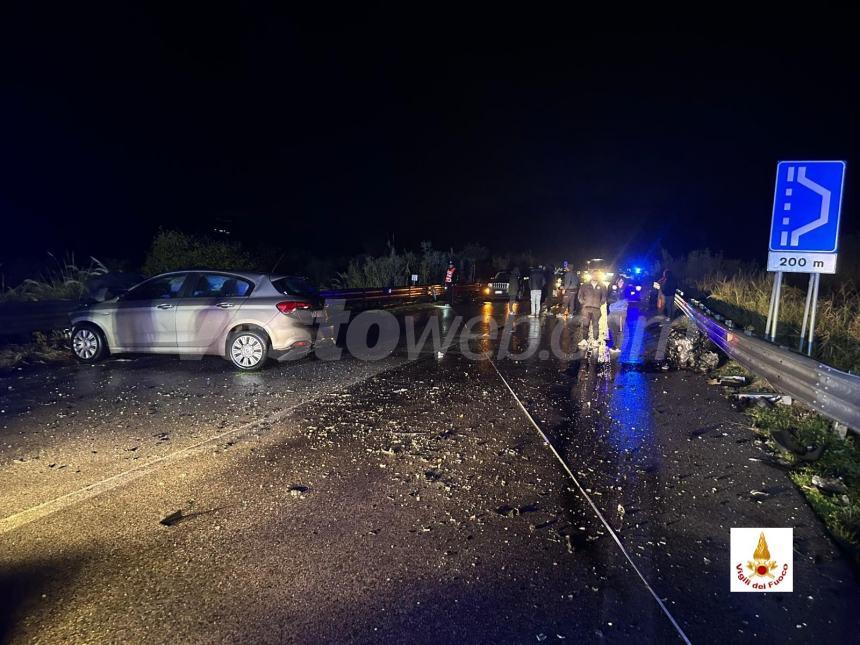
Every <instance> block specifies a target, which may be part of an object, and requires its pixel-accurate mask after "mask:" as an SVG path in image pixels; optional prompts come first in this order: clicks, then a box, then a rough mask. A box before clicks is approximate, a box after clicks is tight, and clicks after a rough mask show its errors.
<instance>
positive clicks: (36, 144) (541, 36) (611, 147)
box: [0, 3, 860, 262]
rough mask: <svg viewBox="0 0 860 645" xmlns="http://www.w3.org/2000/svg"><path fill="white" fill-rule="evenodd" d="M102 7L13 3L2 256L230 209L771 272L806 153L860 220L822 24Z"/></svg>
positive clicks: (280, 230) (850, 108) (374, 229)
mask: <svg viewBox="0 0 860 645" xmlns="http://www.w3.org/2000/svg"><path fill="white" fill-rule="evenodd" d="M173 4H174V5H179V4H181V3H173ZM182 4H183V5H184V3H182ZM247 4H249V5H250V4H256V3H247ZM60 6H63V5H60ZM80 6H81V5H80V3H67V4H66V5H65V8H64V9H54V10H49V9H46V8H44V7H41V8H38V9H35V10H29V9H28V10H25V9H11V8H8V7H7V8H5V9H3V10H2V11H3V16H2V25H3V26H2V31H0V35H2V42H3V44H2V45H0V47H2V54H3V62H2V65H3V82H2V84H0V124H2V125H0V128H2V133H3V136H2V148H0V213H2V219H3V221H4V222H5V223H6V224H4V227H5V230H6V232H7V233H8V232H11V234H8V235H7V234H4V235H3V236H2V237H0V262H2V261H7V262H8V261H10V260H14V258H15V257H16V256H27V255H29V256H37V255H40V254H44V252H45V251H46V250H53V251H54V252H58V251H59V252H61V251H63V250H76V251H77V252H78V253H79V254H85V255H89V254H94V255H103V256H109V257H120V256H125V255H129V256H131V257H137V258H139V257H140V256H141V255H142V253H143V250H144V249H145V247H146V245H147V244H148V241H149V239H150V238H151V236H152V234H153V232H154V231H155V230H156V229H157V228H158V227H159V226H164V227H177V228H183V229H189V230H195V229H197V230H205V229H207V228H210V227H211V223H212V222H214V221H215V218H217V217H229V218H232V221H233V226H232V227H233V229H234V232H235V233H236V234H237V235H238V236H240V237H241V238H243V239H245V240H265V241H268V242H275V243H278V244H281V245H283V246H285V247H293V248H306V249H311V250H313V251H315V252H317V253H320V254H324V253H325V254H337V255H341V254H352V253H356V252H361V251H363V250H365V249H371V248H374V247H379V246H381V245H382V244H384V242H385V240H386V239H387V238H389V237H390V236H392V235H393V236H394V238H395V241H396V244H397V245H398V246H406V245H409V246H413V245H417V243H418V242H419V241H420V240H422V239H430V240H432V241H433V242H434V244H435V245H436V246H441V247H447V246H449V245H453V246H461V245H463V244H464V243H466V242H469V241H473V240H474V241H479V242H483V243H484V244H486V245H488V246H491V247H493V248H496V249H499V250H504V249H508V250H518V249H523V248H531V249H534V250H535V251H538V252H549V253H553V254H558V255H564V256H571V255H573V256H575V255H576V254H587V255H589V256H592V255H596V254H606V253H611V252H614V251H616V250H617V249H619V248H621V247H623V246H625V245H627V244H631V245H632V246H631V247H630V248H631V249H634V248H646V247H648V246H654V247H655V248H659V245H660V244H662V245H664V246H666V247H668V248H669V249H670V250H671V251H673V252H681V251H684V250H688V249H690V248H696V247H704V246H710V247H711V248H712V249H721V250H723V251H725V252H726V253H727V254H729V255H734V256H744V257H749V258H753V257H762V258H763V257H764V255H765V249H766V243H767V235H768V226H769V224H768V222H769V214H770V208H771V200H772V195H773V193H772V190H773V176H774V171H775V166H776V162H777V161H778V160H779V159H790V158H813V159H814V158H828V159H846V160H847V161H848V164H849V165H848V182H847V197H846V201H845V209H844V211H843V223H844V228H843V231H846V232H847V231H852V230H853V231H856V230H858V224H857V222H858V218H857V217H856V214H855V210H856V206H855V204H856V203H857V202H856V198H855V195H854V194H855V192H856V191H854V190H853V188H854V186H855V185H857V182H856V181H854V177H853V175H854V172H853V168H854V161H855V159H856V151H857V149H858V127H860V126H858V114H860V109H858V108H860V105H858V101H857V99H856V96H855V94H854V92H853V86H854V85H855V84H856V83H857V80H858V78H857V76H858V75H857V71H856V67H854V66H853V65H854V64H853V63H852V62H851V61H852V60H853V58H852V55H853V53H854V52H853V48H852V45H851V43H852V42H853V39H849V38H847V37H845V38H843V37H825V36H823V35H821V32H820V31H819V30H817V29H814V28H812V25H811V24H810V22H809V20H808V18H803V19H801V17H800V16H799V15H797V16H793V21H794V23H793V26H792V25H791V24H789V25H784V24H768V23H767V21H765V22H763V23H762V24H761V26H755V27H754V26H751V25H749V24H747V16H746V15H745V14H743V15H741V14H739V15H729V16H727V18H728V19H727V20H726V21H725V26H724V27H723V26H721V27H720V29H719V30H717V31H714V32H712V33H708V34H705V33H700V32H697V31H696V30H694V29H691V28H689V27H684V28H679V27H678V26H677V25H676V26H675V28H673V29H671V30H670V29H665V30H664V31H660V32H650V31H648V30H647V29H645V27H644V26H643V25H639V27H638V28H636V29H634V28H633V27H634V26H635V25H632V24H631V25H630V27H629V28H630V30H629V31H627V32H625V33H622V32H614V33H608V32H604V31H602V28H603V27H606V26H608V24H607V21H606V20H601V19H590V18H585V17H583V16H581V15H577V16H570V15H568V16H560V15H552V14H549V13H547V14H543V15H537V14H535V15H529V16H523V15H519V14H513V13H506V12H505V11H504V10H493V9H492V7H493V5H488V9H487V10H486V11H484V12H478V11H475V13H474V15H468V16H465V15H463V14H462V13H461V12H460V11H459V10H452V11H451V13H445V12H444V11H442V10H437V11H435V12H433V13H431V9H430V7H429V5H428V8H427V10H426V11H427V12H426V13H423V14H417V13H416V14H411V15H410V14H405V13H403V12H402V11H399V10H396V9H394V8H393V7H398V6H400V5H391V6H382V7H379V8H370V9H361V10H356V9H353V10H351V12H349V13H344V12H342V11H341V10H340V9H338V8H337V7H336V6H335V5H326V8H325V9H324V13H319V14H313V15H312V14H289V13H287V14H283V15H276V14H274V13H265V12H262V11H259V12H258V11H257V10H254V9H249V8H245V9H242V8H238V7H235V8H233V9H231V10H215V9H212V8H207V7H209V5H205V4H201V5H199V6H198V7H197V8H194V9H191V8H187V9H184V10H183V11H182V12H178V10H177V9H175V8H164V9H162V10H145V9H133V8H118V7H112V8H110V9H105V10H103V11H99V12H96V11H93V12H92V13H87V14H84V13H80V12H81V11H82V9H81V8H80ZM188 6H189V7H190V5H188ZM167 7H169V5H167ZM824 11H825V12H826V11H829V10H827V9H824ZM824 17H825V18H826V19H827V20H828V21H830V22H831V23H834V24H838V23H839V21H840V20H841V19H845V18H844V17H840V16H837V15H830V14H828V15H825V16H824ZM738 25H741V26H742V27H743V31H741V32H739V31H738V29H737V28H736V27H737V26H738ZM815 34H818V35H815Z"/></svg>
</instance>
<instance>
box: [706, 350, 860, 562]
mask: <svg viewBox="0 0 860 645" xmlns="http://www.w3.org/2000/svg"><path fill="white" fill-rule="evenodd" d="M715 375H717V376H728V375H741V376H745V377H747V379H748V384H747V385H746V386H745V387H743V388H741V391H750V392H762V391H772V388H770V386H769V385H768V384H767V383H766V382H765V381H763V380H761V379H760V378H758V377H757V376H756V375H754V374H751V373H750V372H748V371H746V370H745V369H743V368H742V367H741V366H740V365H738V364H737V363H735V362H734V361H729V362H728V363H726V364H725V365H724V366H722V367H721V368H719V369H718V370H717V371H716V372H715ZM747 414H748V415H749V416H750V418H751V419H752V421H753V429H754V431H755V432H756V434H757V435H758V437H759V439H760V440H761V441H762V442H763V443H764V445H765V446H766V447H767V449H768V451H769V452H770V453H771V454H772V456H773V458H774V463H775V464H776V465H777V466H779V467H782V468H785V469H787V471H788V476H789V477H790V478H791V480H792V482H794V484H795V485H796V486H797V487H798V488H799V489H800V491H801V492H802V493H803V495H804V497H805V498H806V500H807V502H808V503H809V505H810V506H811V507H812V508H813V510H814V511H815V512H816V514H817V515H818V516H819V517H820V518H821V521H822V522H823V523H824V525H825V526H826V527H827V530H828V531H829V532H830V534H831V535H832V536H833V538H834V540H835V541H836V542H837V543H838V544H839V545H840V546H841V547H842V548H843V549H844V550H845V552H846V553H847V554H848V555H849V557H850V559H851V561H852V564H853V565H854V566H855V567H856V568H857V569H858V571H860V443H858V437H857V435H856V434H854V433H852V432H851V431H848V432H847V433H846V435H845V437H842V436H841V435H840V434H839V433H838V432H837V431H836V430H835V428H834V424H833V422H832V421H830V420H828V419H826V418H824V417H822V416H821V415H819V414H817V413H815V412H813V411H811V410H809V409H807V408H805V407H803V406H801V405H798V404H793V405H765V404H759V405H752V406H751V407H750V408H749V409H748V410H747Z"/></svg>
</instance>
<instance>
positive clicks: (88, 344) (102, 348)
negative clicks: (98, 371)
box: [72, 325, 107, 363]
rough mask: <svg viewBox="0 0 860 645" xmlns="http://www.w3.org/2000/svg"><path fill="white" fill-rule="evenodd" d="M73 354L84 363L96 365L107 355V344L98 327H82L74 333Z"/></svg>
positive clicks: (76, 328)
mask: <svg viewBox="0 0 860 645" xmlns="http://www.w3.org/2000/svg"><path fill="white" fill-rule="evenodd" d="M72 352H73V353H74V354H75V358H77V359H78V360H79V361H81V362H82V363H95V362H97V361H100V360H101V359H102V358H104V356H105V355H106V354H107V343H106V342H105V337H104V334H102V332H101V331H100V330H99V329H97V328H96V327H92V326H89V325H82V326H80V327H75V329H74V331H73V332H72Z"/></svg>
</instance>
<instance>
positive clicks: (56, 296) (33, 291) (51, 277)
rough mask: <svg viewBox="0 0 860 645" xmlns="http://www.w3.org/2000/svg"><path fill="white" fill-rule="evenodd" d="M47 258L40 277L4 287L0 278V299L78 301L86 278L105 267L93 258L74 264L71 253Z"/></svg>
mask: <svg viewBox="0 0 860 645" xmlns="http://www.w3.org/2000/svg"><path fill="white" fill-rule="evenodd" d="M48 258H49V261H48V265H47V267H46V268H45V269H44V271H43V272H42V274H41V275H40V276H37V277H35V278H27V279H26V280H23V281H22V282H21V283H20V284H18V285H16V286H15V287H7V286H6V284H5V280H3V279H2V277H0V302H36V301H40V300H78V299H79V298H80V297H81V296H82V295H84V293H85V292H86V283H87V281H88V280H90V279H91V278H94V277H96V276H99V275H103V274H105V273H107V272H108V268H107V267H106V266H105V265H104V264H102V263H101V262H99V261H98V260H97V259H96V258H93V257H91V258H90V260H89V263H88V264H87V265H86V266H78V264H77V263H76V262H75V256H74V255H73V254H68V255H66V256H65V257H64V258H63V259H62V260H60V259H58V258H56V257H55V256H54V255H53V254H51V253H48Z"/></svg>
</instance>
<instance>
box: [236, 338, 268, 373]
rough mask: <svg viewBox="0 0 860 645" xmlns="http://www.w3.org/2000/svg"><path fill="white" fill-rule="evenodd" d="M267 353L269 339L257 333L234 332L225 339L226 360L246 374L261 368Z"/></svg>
mask: <svg viewBox="0 0 860 645" xmlns="http://www.w3.org/2000/svg"><path fill="white" fill-rule="evenodd" d="M268 352H269V339H268V338H266V336H265V335H264V334H262V333H260V332H258V331H254V330H247V331H234V332H233V333H232V334H230V337H229V338H228V339H227V358H228V359H229V360H230V362H231V363H233V365H234V366H235V367H237V368H238V369H240V370H243V371H246V372H252V371H254V370H258V369H260V368H262V367H263V365H264V364H265V362H266V357H267V356H268Z"/></svg>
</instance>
